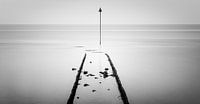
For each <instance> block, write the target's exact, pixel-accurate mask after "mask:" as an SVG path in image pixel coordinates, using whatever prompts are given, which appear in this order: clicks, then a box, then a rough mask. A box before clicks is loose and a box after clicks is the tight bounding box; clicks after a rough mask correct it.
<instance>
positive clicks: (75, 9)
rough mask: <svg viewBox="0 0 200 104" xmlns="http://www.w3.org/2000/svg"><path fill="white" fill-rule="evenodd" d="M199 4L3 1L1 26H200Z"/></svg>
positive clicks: (189, 0) (190, 0)
mask: <svg viewBox="0 0 200 104" xmlns="http://www.w3.org/2000/svg"><path fill="white" fill-rule="evenodd" d="M199 5H200V1H199V0H0V24H7V23H10V24H13V23H17V24H18V23H20V24H29V23H31V24H32V23H35V24H97V23H99V22H98V19H99V17H98V8H99V7H100V6H101V7H102V8H103V23H104V24H157V23H158V24H160V23H161V24H162V23H164V24H169V23H172V24H179V23H180V24H181V23H200V19H199V18H200V12H199V9H200V7H199Z"/></svg>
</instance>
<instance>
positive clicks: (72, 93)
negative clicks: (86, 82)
mask: <svg viewBox="0 0 200 104" xmlns="http://www.w3.org/2000/svg"><path fill="white" fill-rule="evenodd" d="M85 59H86V53H85V55H84V57H83V60H82V63H81V66H80V67H79V70H78V74H77V75H76V80H75V82H74V85H73V88H72V90H71V94H70V96H69V99H68V101H67V104H73V102H74V97H75V95H76V90H77V88H78V82H79V80H80V75H81V72H82V69H83V65H84V62H85Z"/></svg>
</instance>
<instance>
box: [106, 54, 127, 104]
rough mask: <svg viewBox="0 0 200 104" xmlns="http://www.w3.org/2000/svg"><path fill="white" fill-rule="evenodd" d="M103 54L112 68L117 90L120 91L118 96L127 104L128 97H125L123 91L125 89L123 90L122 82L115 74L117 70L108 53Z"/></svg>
mask: <svg viewBox="0 0 200 104" xmlns="http://www.w3.org/2000/svg"><path fill="white" fill-rule="evenodd" d="M105 55H106V56H107V58H108V61H109V63H110V66H111V68H112V72H113V75H114V77H115V79H116V82H117V86H118V90H119V92H120V96H121V98H122V101H123V104H129V102H128V97H127V95H126V92H125V90H124V88H123V86H122V83H121V81H120V79H119V76H118V74H117V70H116V69H115V66H114V64H113V63H112V60H111V59H110V56H109V55H108V54H105Z"/></svg>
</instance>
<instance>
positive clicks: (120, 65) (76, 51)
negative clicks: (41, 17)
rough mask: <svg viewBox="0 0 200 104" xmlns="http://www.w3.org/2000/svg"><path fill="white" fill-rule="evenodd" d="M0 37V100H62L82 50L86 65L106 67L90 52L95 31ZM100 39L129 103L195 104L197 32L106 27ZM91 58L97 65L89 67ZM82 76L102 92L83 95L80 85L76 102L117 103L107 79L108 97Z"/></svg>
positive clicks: (40, 103) (57, 103) (198, 89)
mask: <svg viewBox="0 0 200 104" xmlns="http://www.w3.org/2000/svg"><path fill="white" fill-rule="evenodd" d="M0 37H1V38H0V42H1V43H0V103H2V104H65V103H66V102H67V99H68V97H69V94H70V92H71V89H72V86H73V84H74V81H75V77H76V74H77V71H72V68H77V69H78V68H79V66H80V64H81V61H82V58H83V56H84V54H85V53H87V54H88V55H89V56H88V59H87V60H86V63H87V64H85V66H84V68H85V69H87V68H89V69H88V70H92V71H94V73H96V72H95V70H96V69H93V68H97V69H98V68H99V67H100V68H101V66H98V65H99V62H101V64H102V66H104V64H106V65H105V66H107V65H108V63H105V62H106V61H107V60H106V59H105V57H103V56H101V55H98V53H95V54H94V53H91V51H92V50H97V49H98V48H99V46H98V43H99V41H98V38H99V37H98V32H96V31H70V32H69V31H1V32H0ZM102 40H103V46H102V51H103V52H106V53H108V54H109V55H110V57H111V59H112V61H113V63H114V65H115V67H116V69H117V71H118V75H119V77H120V80H121V82H122V85H123V87H124V89H125V91H126V94H127V96H128V100H129V102H130V104H132V103H134V104H188V103H192V104H199V103H200V100H199V96H200V81H199V78H200V69H199V68H200V63H199V62H200V41H199V32H185V31H184V32H176V31H168V32H167V31H105V32H103V39H102ZM100 57H102V58H101V59H99V58H100ZM91 60H97V63H96V64H94V65H93V66H89V65H90V63H89V62H90V61H91ZM95 65H97V66H95ZM97 73H98V72H97ZM83 77H84V76H83ZM86 80H88V81H87V82H90V83H92V84H93V85H94V86H95V88H96V91H98V89H100V91H102V92H101V93H97V94H99V95H98V96H96V97H97V98H95V96H93V95H89V94H91V93H88V92H89V91H91V90H92V89H86V90H85V89H84V88H85V87H79V89H78V91H77V94H80V95H81V94H82V96H84V97H85V98H84V99H83V100H82V101H81V97H80V101H79V100H77V99H76V101H75V102H76V103H77V104H81V102H82V104H85V103H83V101H85V102H86V103H88V104H94V103H96V104H101V103H105V102H106V101H109V99H110V100H112V102H110V103H109V104H118V102H115V100H113V99H115V98H116V97H113V96H115V95H116V94H117V93H116V91H117V89H116V85H114V84H115V83H114V82H113V80H112V79H111V80H110V82H111V84H110V82H106V83H107V84H105V85H108V86H109V87H110V88H111V89H114V90H115V91H114V92H113V93H112V94H113V95H112V94H111V93H107V92H104V90H102V89H104V88H100V87H101V86H99V85H95V84H94V83H96V82H93V81H92V80H90V79H85V80H83V81H86ZM88 88H89V87H88ZM84 91H85V92H84ZM92 94H94V93H92ZM109 94H110V95H109ZM116 96H118V94H117V95H116ZM92 97H94V98H92ZM105 97H106V98H107V99H105ZM100 98H102V99H100ZM91 99H92V101H91V102H90V100H91ZM121 104H122V103H121Z"/></svg>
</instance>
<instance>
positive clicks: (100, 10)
mask: <svg viewBox="0 0 200 104" xmlns="http://www.w3.org/2000/svg"><path fill="white" fill-rule="evenodd" d="M101 12H102V9H101V8H99V13H100V27H99V29H100V31H99V32H100V37H99V38H100V39H99V44H100V46H101Z"/></svg>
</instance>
